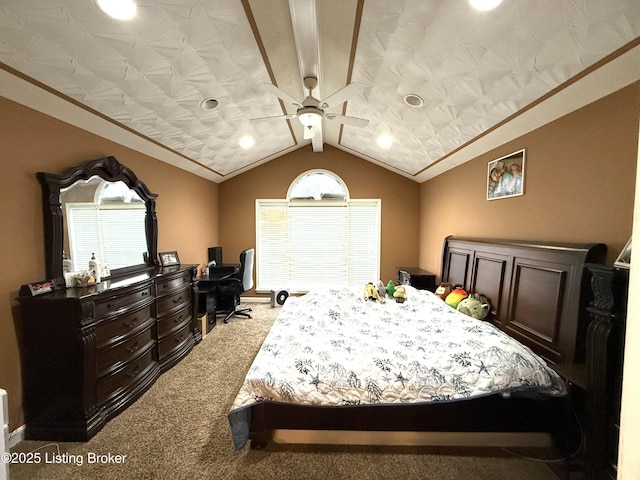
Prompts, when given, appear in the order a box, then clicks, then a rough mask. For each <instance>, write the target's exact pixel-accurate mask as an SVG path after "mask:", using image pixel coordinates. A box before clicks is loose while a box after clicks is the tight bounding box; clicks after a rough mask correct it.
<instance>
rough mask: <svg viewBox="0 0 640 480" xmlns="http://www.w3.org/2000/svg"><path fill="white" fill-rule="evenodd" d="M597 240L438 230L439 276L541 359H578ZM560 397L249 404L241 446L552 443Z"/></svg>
mask: <svg viewBox="0 0 640 480" xmlns="http://www.w3.org/2000/svg"><path fill="white" fill-rule="evenodd" d="M605 253H606V246H605V245H603V244H560V243H541V242H525V241H515V240H494V239H479V238H457V237H447V238H446V239H445V241H444V246H443V252H442V270H441V280H442V281H443V282H449V283H451V284H453V285H460V286H462V287H464V288H465V290H466V291H468V292H470V293H471V292H477V293H481V294H484V295H485V296H486V297H487V298H488V299H489V300H490V302H491V306H492V308H491V313H490V316H489V318H488V321H491V322H492V323H493V324H494V325H496V326H497V327H498V328H500V329H502V330H503V331H505V332H506V333H508V334H509V335H511V336H512V337H514V338H516V339H517V340H519V341H520V342H521V343H523V344H525V345H527V346H528V347H530V348H531V349H532V350H533V351H535V352H536V353H537V354H538V355H540V356H541V357H543V358H545V359H546V360H547V361H548V362H549V363H550V364H556V363H574V362H583V361H584V357H585V336H586V330H587V326H588V323H589V317H588V313H587V311H586V306H587V305H588V303H589V301H590V291H591V290H590V288H589V279H588V278H587V275H586V274H585V272H586V269H584V268H583V266H584V264H585V263H600V262H602V261H604V256H605ZM569 415H570V414H569V413H568V411H567V405H566V402H565V401H564V399H562V398H549V399H545V400H535V399H527V398H511V399H507V398H503V397H502V396H500V395H491V396H487V397H483V398H479V399H471V400H465V401H461V402H453V403H433V404H422V405H406V406H405V405H402V406H396V405H394V406H389V405H387V406H375V405H373V406H358V407H310V406H296V405H287V404H276V403H268V402H264V403H259V404H257V405H255V406H253V407H251V423H250V433H249V438H250V439H251V448H262V447H264V446H265V445H266V444H267V443H268V441H269V439H270V436H271V432H272V431H274V430H283V429H284V430H321V431H327V430H330V431H373V432H502V433H505V432H521V433H523V432H537V433H542V432H544V433H547V434H551V436H552V438H553V439H554V441H555V443H556V444H559V445H561V446H562V444H563V442H564V441H565V439H564V438H563V437H562V434H563V430H566V427H567V425H568V422H569V421H570V420H571V419H570V418H569Z"/></svg>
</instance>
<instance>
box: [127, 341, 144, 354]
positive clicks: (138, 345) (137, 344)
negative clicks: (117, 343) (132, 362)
mask: <svg viewBox="0 0 640 480" xmlns="http://www.w3.org/2000/svg"><path fill="white" fill-rule="evenodd" d="M139 349H140V344H139V343H138V342H136V343H134V344H133V345H132V346H131V347H129V348H125V350H126V351H127V352H129V353H133V352H137V351H138V350H139Z"/></svg>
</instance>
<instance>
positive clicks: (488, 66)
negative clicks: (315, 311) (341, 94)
mask: <svg viewBox="0 0 640 480" xmlns="http://www.w3.org/2000/svg"><path fill="white" fill-rule="evenodd" d="M136 4H137V6H138V8H137V15H136V17H134V18H133V19H132V20H128V21H120V20H115V19H113V18H110V17H108V16H107V15H105V14H104V13H103V12H102V11H101V10H100V9H99V8H98V7H97V5H96V3H95V2H94V1H93V0H83V1H80V0H74V1H68V0H0V62H2V64H4V65H1V66H2V70H0V73H1V74H2V75H1V76H0V94H2V95H4V96H7V97H10V98H13V99H15V100H17V101H20V102H22V103H25V104H28V105H29V106H31V107H33V108H38V109H41V110H42V111H45V112H46V113H49V114H52V115H56V116H58V117H59V118H62V119H65V121H69V122H72V123H73V122H77V123H78V124H79V125H78V126H80V127H81V128H87V129H92V128H93V129H97V130H99V131H100V133H101V134H103V135H104V136H110V135H111V136H118V135H122V137H121V140H119V141H121V142H122V143H127V142H129V143H131V144H132V145H134V148H139V149H141V150H145V149H147V150H148V151H149V152H151V154H153V155H155V156H156V157H158V158H161V159H162V160H164V161H168V162H170V163H174V164H176V165H178V166H180V167H181V168H185V169H187V170H189V171H192V172H194V173H196V174H198V175H201V176H203V177H205V178H209V179H211V180H213V181H217V182H219V181H223V180H225V179H227V178H231V177H233V176H235V175H237V174H239V173H242V172H244V171H246V170H247V169H250V168H253V167H255V166H257V165H260V164H262V163H264V162H267V161H269V160H272V159H273V158H276V157H278V156H280V155H283V154H285V153H287V152H290V151H292V150H295V149H297V148H309V150H310V151H311V148H310V147H308V145H309V144H310V143H311V142H312V139H310V138H305V135H304V129H303V127H302V125H301V124H300V122H299V121H298V119H297V118H295V116H294V114H295V113H296V110H297V107H296V106H294V105H292V102H290V101H287V99H288V98H289V97H293V99H294V100H297V101H298V102H302V100H303V99H304V98H305V97H306V96H307V95H308V94H309V92H308V91H307V90H305V88H304V86H303V77H307V76H314V77H316V78H317V79H318V86H317V88H315V89H313V91H312V92H311V93H312V95H313V97H314V98H316V99H324V98H326V97H328V96H330V95H331V94H333V93H334V92H337V91H339V90H340V89H342V88H344V87H345V86H347V85H348V84H350V83H352V82H353V83H355V84H357V85H358V86H360V87H361V88H359V89H357V91H356V93H355V95H350V96H349V98H347V99H346V101H345V102H344V103H342V99H340V103H337V104H335V105H331V106H330V107H326V108H324V113H325V118H324V120H323V121H322V141H323V142H324V144H325V145H327V144H328V145H332V146H334V147H336V148H340V149H342V150H345V151H348V152H350V153H352V154H354V155H356V156H359V157H362V158H364V159H366V160H369V161H371V162H373V163H375V164H378V165H380V166H382V167H385V168H388V169H390V170H392V171H394V172H397V173H399V174H401V175H404V176H406V177H409V178H412V179H414V180H416V181H419V182H420V181H424V180H426V179H428V178H431V177H433V176H435V175H437V174H439V173H441V172H443V171H445V170H447V169H448V168H451V167H452V166H455V165H456V164H460V163H462V162H464V161H466V160H468V159H470V158H472V157H473V155H477V154H478V153H482V152H481V151H482V150H483V149H485V151H486V149H488V148H490V147H491V146H492V145H493V144H496V145H497V144H500V142H503V141H504V140H505V139H507V137H509V136H512V137H513V136H516V135H519V134H522V133H526V131H527V130H528V129H532V128H535V127H536V126H539V125H542V124H544V123H546V122H548V121H550V120H553V118H554V117H558V116H560V115H562V114H564V113H567V112H568V111H570V110H572V109H575V108H579V107H580V106H582V105H586V104H588V103H590V102H591V101H594V100H595V99H597V98H599V97H601V96H603V95H606V94H607V93H611V92H612V91H615V89H618V88H621V87H623V86H625V85H627V84H629V83H631V82H633V81H636V80H640V67H639V65H640V53H639V51H640V2H638V0H503V2H502V3H501V4H500V5H499V6H498V7H497V8H495V9H494V10H491V11H486V12H481V11H477V10H475V9H473V8H472V7H471V6H470V5H469V3H468V1H467V0H430V1H426V0H315V1H314V0H269V1H265V0H242V1H241V0H136ZM25 83H26V84H28V85H27V86H25V85H24V84H25ZM268 85H276V86H277V87H278V89H279V91H280V92H282V95H280V97H281V98H279V97H278V96H277V93H278V91H275V94H274V89H272V88H271V89H270V88H268ZM354 91H355V90H354ZM351 93H353V92H351ZM552 94H554V95H552ZM44 95H49V96H51V95H53V96H54V97H56V100H55V101H54V102H52V101H47V100H46V99H45V97H44ZM407 95H409V96H410V97H409V98H406V97H407ZM418 97H419V99H422V101H423V102H424V104H423V105H421V106H415V105H414V104H415V103H416V102H417V101H418V100H419V99H418ZM206 99H210V101H209V102H208V104H209V105H217V106H216V107H215V108H213V109H208V110H207V109H203V108H202V107H201V103H202V102H203V100H206ZM213 100H215V101H213ZM54 103H55V105H56V106H55V107H53V106H52V104H54ZM205 103H206V102H205ZM79 112H80V113H79ZM284 114H291V115H288V116H290V117H291V118H288V119H285V118H276V119H273V120H269V121H260V122H257V121H252V119H256V118H259V117H271V116H282V115H284ZM329 114H336V115H346V116H351V117H359V118H363V119H366V120H368V124H367V125H366V126H353V125H350V124H344V123H341V122H340V121H339V120H336V119H333V120H331V119H330V117H331V115H329ZM86 115H92V116H93V117H96V118H97V121H99V122H108V123H109V124H110V126H111V127H113V126H114V124H115V126H116V129H117V130H118V131H119V132H120V133H117V132H115V133H114V132H113V131H112V130H113V129H111V130H109V129H108V128H107V129H105V128H104V127H99V126H93V125H94V122H89V121H84V120H79V119H81V118H85V116H86ZM96 125H97V124H96ZM117 127H122V128H119V129H118V128H117ZM104 132H107V133H104ZM127 135H128V136H129V137H130V138H129V140H127V139H126V136H127ZM134 137H135V138H134ZM131 138H134V139H133V140H132V139H131ZM247 138H248V139H249V140H251V139H252V140H253V145H252V146H250V148H244V147H243V146H241V145H240V144H241V143H242V141H246V140H247ZM384 138H386V141H387V143H386V145H385V144H384V143H383V142H381V141H380V140H381V139H384ZM122 139H124V140H122ZM316 140H317V139H316ZM249 143H251V141H249ZM321 144H322V142H321V143H320V145H321ZM145 145H146V146H145ZM314 146H315V144H314ZM313 154H314V155H322V154H323V153H322V152H318V153H313Z"/></svg>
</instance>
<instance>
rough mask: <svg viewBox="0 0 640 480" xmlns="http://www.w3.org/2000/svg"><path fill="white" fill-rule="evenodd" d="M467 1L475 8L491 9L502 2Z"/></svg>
mask: <svg viewBox="0 0 640 480" xmlns="http://www.w3.org/2000/svg"><path fill="white" fill-rule="evenodd" d="M469 3H470V4H471V6H472V7H473V8H475V9H476V10H482V11H486V10H491V9H494V8H496V7H497V6H498V5H500V4H501V3H502V0H469Z"/></svg>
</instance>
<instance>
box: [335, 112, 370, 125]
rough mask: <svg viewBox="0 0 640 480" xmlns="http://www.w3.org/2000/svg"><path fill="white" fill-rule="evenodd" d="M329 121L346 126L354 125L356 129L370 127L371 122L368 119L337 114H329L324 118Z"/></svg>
mask: <svg viewBox="0 0 640 480" xmlns="http://www.w3.org/2000/svg"><path fill="white" fill-rule="evenodd" d="M324 118H326V119H327V120H331V121H332V122H338V123H344V124H345V125H353V126H354V127H366V126H367V125H369V120H367V119H366V118H358V117H348V116H346V115H338V114H335V113H328V114H326V115H325V116H324Z"/></svg>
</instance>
